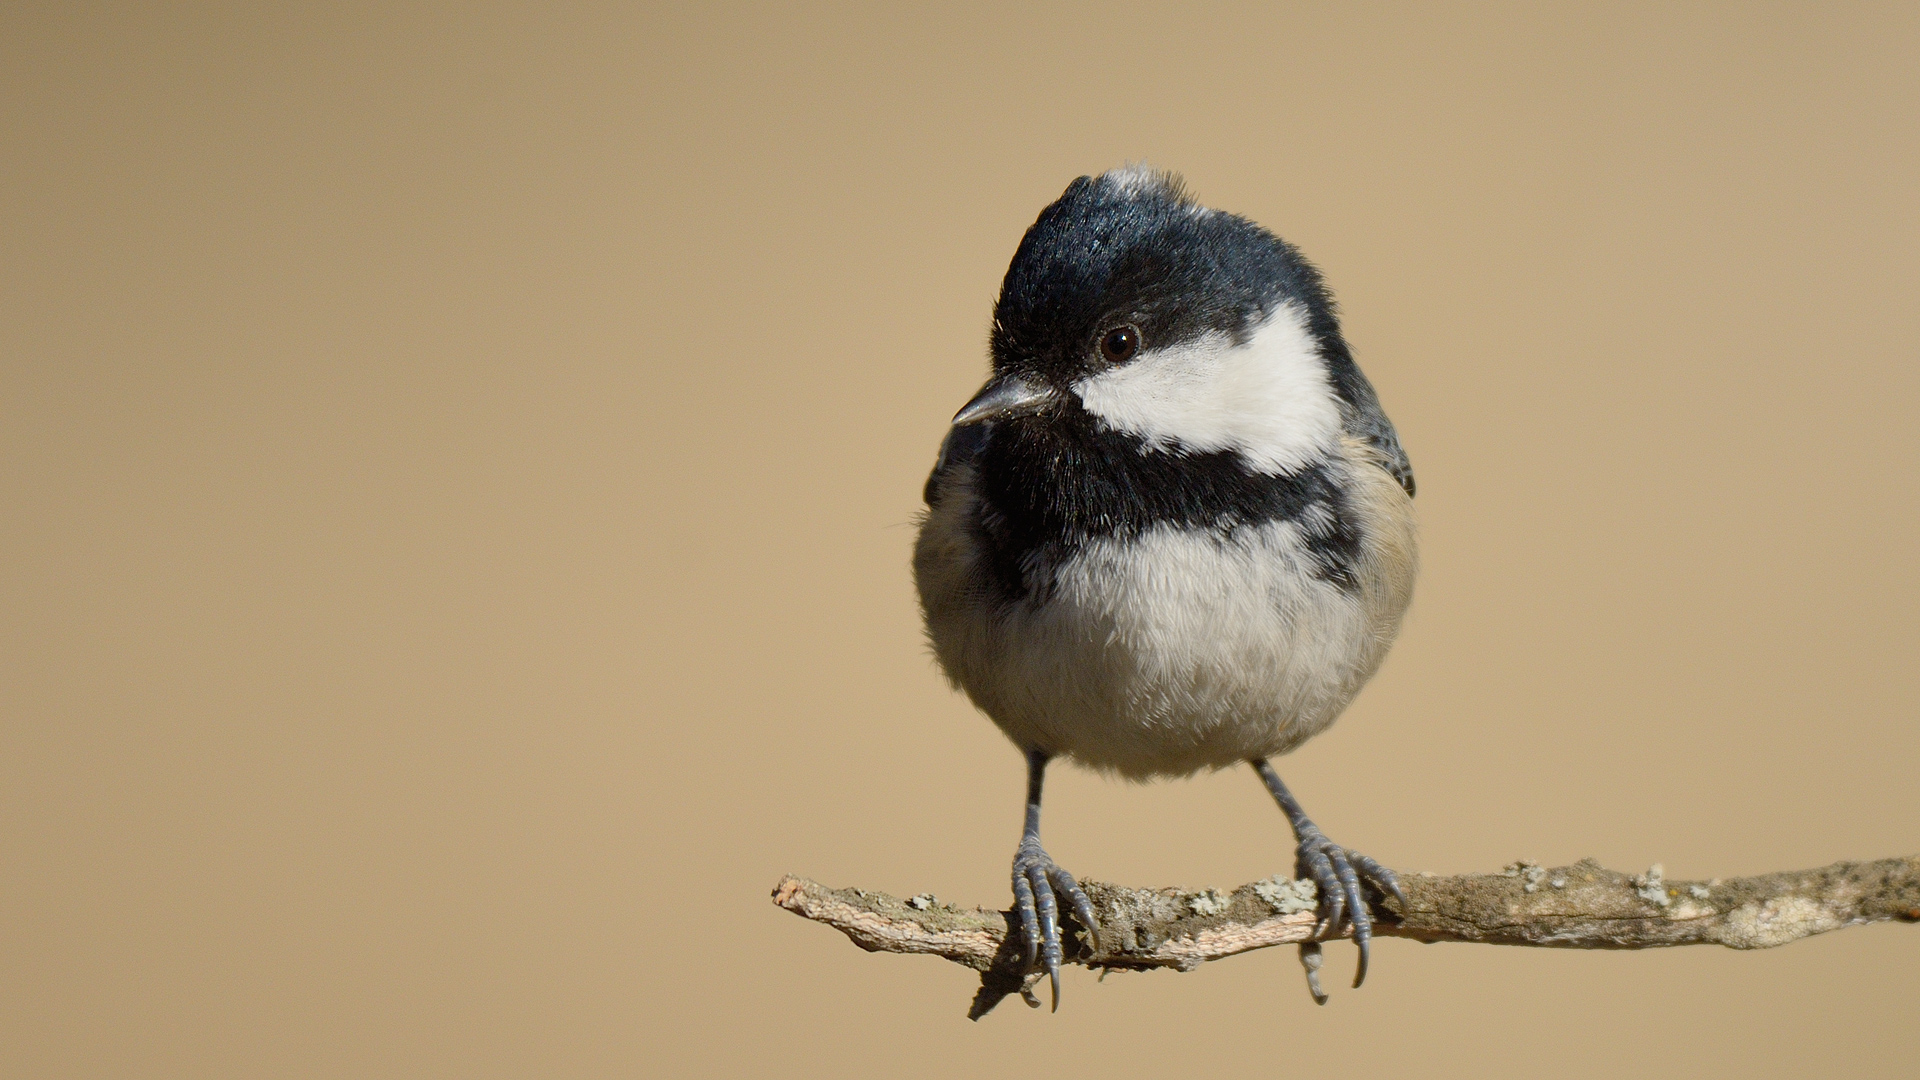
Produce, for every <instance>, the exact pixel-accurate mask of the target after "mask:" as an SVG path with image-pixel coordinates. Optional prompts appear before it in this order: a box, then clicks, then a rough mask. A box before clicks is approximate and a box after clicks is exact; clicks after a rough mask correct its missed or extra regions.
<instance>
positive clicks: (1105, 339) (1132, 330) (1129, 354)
mask: <svg viewBox="0 0 1920 1080" xmlns="http://www.w3.org/2000/svg"><path fill="white" fill-rule="evenodd" d="M1139 351H1140V328H1139V327H1137V326H1116V327H1114V328H1113V329H1111V330H1109V331H1107V332H1106V333H1104V334H1101V335H1100V355H1101V356H1103V357H1105V358H1106V360H1107V363H1109V364H1124V363H1126V362H1127V361H1129V360H1131V359H1133V354H1134V353H1137V352H1139Z"/></svg>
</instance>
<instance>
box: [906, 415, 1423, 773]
mask: <svg viewBox="0 0 1920 1080" xmlns="http://www.w3.org/2000/svg"><path fill="white" fill-rule="evenodd" d="M1337 454H1338V458H1337V460H1336V461H1334V462H1332V465H1333V466H1334V467H1335V468H1336V469H1337V470H1338V471H1339V473H1340V476H1341V479H1342V480H1343V481H1344V483H1343V484H1342V485H1341V486H1342V488H1343V490H1345V492H1346V493H1347V500H1346V501H1347V506H1346V507H1345V510H1346V512H1347V513H1348V514H1350V515H1351V516H1352V518H1353V524H1354V525H1355V526H1356V527H1357V528H1358V529H1359V531H1360V533H1361V544H1360V550H1359V559H1358V564H1357V566H1356V568H1355V569H1356V575H1355V580H1354V582H1353V584H1352V586H1351V587H1342V586H1341V585H1339V584H1337V583H1335V582H1332V581H1329V580H1327V579H1326V578H1325V577H1324V576H1323V575H1321V574H1318V573H1316V572H1315V565H1314V560H1313V558H1312V555H1311V553H1310V552H1309V550H1308V547H1307V543H1306V537H1305V536H1304V534H1303V532H1302V529H1303V527H1304V526H1303V523H1301V522H1299V521H1285V520H1282V521H1270V522H1265V523H1263V524H1259V525H1252V526H1243V527H1239V528H1234V529H1227V530H1214V529H1206V528H1192V527H1181V526H1173V525H1160V526H1154V527H1152V528H1149V529H1147V530H1145V531H1143V532H1141V533H1138V534H1134V535H1124V536H1111V537H1099V538H1090V539H1087V540H1085V541H1084V542H1082V543H1080V544H1078V545H1075V546H1074V547H1073V548H1072V549H1071V550H1070V551H1069V552H1068V553H1067V554H1065V555H1064V556H1063V557H1061V558H1059V559H1058V561H1056V562H1050V563H1041V562H1038V561H1034V560H1029V562H1028V564H1025V565H1023V566H1022V568H1021V571H1022V573H1023V574H1025V575H1027V576H1028V577H1029V579H1030V580H1031V581H1032V584H1033V585H1034V587H1033V588H1030V589H1028V590H1027V593H1026V595H1025V596H1024V597H1021V598H1015V599H1009V598H1008V597H1007V596H1006V595H1005V593H1004V591H1002V590H998V589H996V588H995V587H994V585H993V581H992V575H991V572H990V570H989V567H988V566H987V558H988V556H987V552H986V550H985V547H984V544H983V540H982V533H981V525H980V510H981V508H980V505H979V498H978V495H977V494H976V492H975V490H974V483H975V476H974V473H973V469H972V466H971V465H962V466H960V467H957V468H953V469H950V470H949V471H948V472H947V473H946V474H944V475H943V476H941V477H939V478H938V479H939V484H940V491H939V493H938V497H937V498H936V499H935V500H933V502H932V505H931V507H930V509H929V511H928V514H927V517H926V520H925V521H924V522H923V524H922V528H921V531H920V538H919V543H918V546H917V547H916V550H915V557H914V569H915V577H916V581H917V583H918V585H919V590H920V598H921V604H922V608H923V611H924V613H925V615H926V623H927V632H928V637H929V639H930V641H931V643H932V645H933V649H934V653H935V655H936V656H937V657H938V658H939V661H940V664H941V666H942V668H943V669H944V670H945V671H946V673H947V676H948V677H949V678H950V679H951V680H952V681H953V682H954V684H955V685H956V686H958V687H960V688H961V689H963V690H965V691H966V693H967V694H968V696H969V697H971V698H972V699H973V701H974V702H975V703H976V704H977V705H978V706H979V707H980V708H981V709H982V710H983V711H984V712H986V713H987V715H988V716H990V717H992V718H993V720H994V722H995V723H996V724H998V725H999V726H1000V727H1001V729H1002V730H1003V731H1005V732H1006V733H1007V735H1008V736H1009V737H1010V738H1012V739H1013V741H1014V742H1015V743H1017V744H1019V745H1020V746H1022V747H1037V748H1039V749H1043V750H1046V751H1049V752H1051V753H1055V754H1065V755H1068V756H1071V757H1073V758H1075V759H1077V760H1079V761H1080V762H1082V763H1084V764H1087V765H1090V766H1093V767H1095V768H1099V769H1105V770H1111V771H1114V772H1117V773H1120V774H1122V775H1126V776H1129V777H1136V778H1145V777H1149V776H1154V775H1185V774H1188V773H1191V772H1194V771H1195V770H1197V769H1201V768H1209V767H1211V768H1219V767H1224V766H1227V765H1232V764H1234V763H1236V762H1239V761H1244V760H1246V759H1247V758H1250V757H1270V756H1274V755H1277V754H1281V753H1285V752H1286V751H1288V750H1291V749H1292V748H1293V747H1295V746H1297V745H1299V744H1300V743H1301V742H1303V741H1305V740H1306V739H1308V738H1310V737H1312V736H1313V735H1315V734H1317V733H1318V732H1320V731H1322V730H1324V729H1325V728H1326V727H1327V725H1329V724H1331V723H1332V722H1333V720H1334V719H1335V718H1336V717H1337V716H1338V715H1339V714H1340V712H1341V710H1342V709H1344V708H1345V707H1346V705H1347V703H1348V702H1349V701H1351V700H1352V698H1353V696H1354V695H1355V694H1356V693H1358V692H1359V689H1360V687H1361V686H1362V685H1363V684H1364V683H1365V682H1366V680H1367V679H1368V678H1369V677H1371V676H1372V674H1373V672H1374V671H1375V669H1377V668H1378V666H1379V664H1380V661H1381V660H1382V659H1383V658H1384V656H1385V653H1386V650H1387V647H1388V645H1389V644H1391V642H1392V639H1393V637H1394V635H1395V633H1397V631H1398V629H1399V625H1400V619H1401V616H1402V614H1403V613H1404V611H1405V610H1406V606H1407V603H1408V600H1409V599H1410V597H1411V592H1412V582H1413V575H1414V570H1415V564H1416V558H1417V556H1416V543H1415V534H1414V528H1413V516H1412V506H1411V499H1410V498H1409V497H1408V496H1407V494H1406V492H1405V491H1404V490H1403V489H1402V488H1401V487H1400V485H1399V483H1398V482H1396V481H1395V480H1394V478H1393V477H1392V476H1391V475H1390V474H1389V473H1388V472H1387V471H1386V468H1385V463H1384V462H1381V461H1379V460H1377V458H1378V452H1377V451H1376V450H1375V449H1374V448H1373V447H1372V446H1371V445H1370V444H1368V443H1366V442H1363V441H1361V440H1358V439H1354V438H1344V439H1341V440H1340V442H1339V444H1338V451H1337Z"/></svg>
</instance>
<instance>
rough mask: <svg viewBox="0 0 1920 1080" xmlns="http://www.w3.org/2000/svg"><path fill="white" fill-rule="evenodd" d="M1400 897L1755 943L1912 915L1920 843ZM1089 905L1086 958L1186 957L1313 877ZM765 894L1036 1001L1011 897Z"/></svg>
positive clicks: (1145, 892)
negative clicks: (1696, 873)
mask: <svg viewBox="0 0 1920 1080" xmlns="http://www.w3.org/2000/svg"><path fill="white" fill-rule="evenodd" d="M1400 881H1401V884H1402V886H1403V887H1404V888H1405V890H1406V894H1407V906H1406V910H1404V911H1402V910H1400V909H1399V905H1398V903H1397V902H1395V901H1392V900H1390V899H1388V898H1384V897H1378V896H1376V897H1374V898H1373V899H1374V901H1375V903H1374V909H1375V923H1374V930H1373V932H1374V935H1375V936H1376V937H1403V938H1413V939H1415V940H1417V941H1429V942H1431V941H1462V942H1480V943H1483V944H1489V945H1535V946H1545V947H1552V948H1566V949H1650V948H1659V947H1663V946H1669V945H1709V944H1711V945H1725V946H1727V947H1729V948H1734V949H1765V948H1771V947H1773V946H1776V945H1784V944H1786V943H1787V942H1789V941H1796V940H1798V939H1800V938H1803V937H1808V936H1811V935H1813V934H1821V933H1825V932H1827V931H1829V930H1838V929H1840V928H1841V927H1845V926H1858V925H1860V924H1863V923H1869V922H1879V921H1882V920H1886V919H1899V920H1903V921H1906V922H1920V856H1909V857H1907V858H1898V859H1881V860H1878V861H1875V862H1843V863H1835V864H1833V865H1832V866H1827V867H1822V868H1820V869H1817V870H1793V871H1783V872H1780V873H1774V874H1762V875H1759V876H1757V877H1744V878H1714V879H1712V880H1710V881H1679V880H1668V879H1667V878H1666V876H1665V874H1664V873H1663V871H1662V869H1661V867H1660V866H1658V865H1657V864H1656V865H1655V866H1653V867H1651V868H1649V869H1648V870H1647V871H1646V872H1645V873H1643V874H1638V875H1632V876H1629V875H1626V874H1621V873H1617V872H1615V871H1612V870H1608V869H1605V868H1603V867H1601V866H1600V865H1599V864H1598V863H1595V862H1594V861H1592V860H1591V859H1587V860H1583V861H1581V862H1578V863H1575V864H1573V865H1572V866H1560V867H1543V866H1539V865H1536V864H1534V863H1528V862H1517V863H1513V864H1511V865H1509V866H1508V867H1507V868H1506V869H1505V870H1503V871H1501V872H1500V873H1497V874H1459V875H1455V876H1451V877H1443V876H1438V875H1433V874H1404V875H1401V878H1400ZM1082 884H1083V885H1084V887H1085V888H1086V891H1087V895H1088V897H1090V898H1091V899H1092V901H1093V908H1094V914H1095V916H1096V917H1097V918H1098V919H1099V921H1100V931H1099V934H1098V940H1097V941H1093V940H1090V939H1089V935H1088V933H1087V931H1086V928H1084V927H1081V926H1079V925H1078V924H1076V923H1074V922H1072V920H1071V916H1068V915H1065V914H1064V913H1063V915H1062V919H1063V926H1062V931H1063V933H1062V937H1063V939H1065V941H1066V943H1067V947H1068V956H1067V959H1068V960H1069V961H1071V962H1073V963H1077V964H1083V965H1085V966H1087V967H1089V968H1094V969H1098V970H1107V969H1115V968H1118V969H1126V970H1146V969H1149V968H1173V969H1175V970H1178V971H1191V970H1193V969H1194V968H1197V967H1199V966H1200V965H1201V964H1203V963H1205V962H1207V961H1209V960H1220V959H1224V958H1225V957H1228V956H1233V955H1235V954H1237V953H1243V952H1248V951H1250V950H1253V949H1264V948H1267V947H1269V946H1272V945H1286V944H1297V943H1300V942H1305V941H1311V940H1315V934H1314V907H1315V900H1316V896H1315V892H1314V886H1313V883H1312V882H1310V881H1289V880H1287V879H1286V878H1270V879H1267V880H1265V881H1256V882H1252V883H1249V884H1246V885H1242V886H1240V887H1239V888H1237V889H1234V890H1232V891H1231V892H1227V893H1222V892H1220V891H1217V890H1214V889H1205V890H1200V891H1192V890H1186V889H1129V888H1125V887H1122V886H1119V885H1109V884H1106V883H1104V882H1097V881H1088V882H1083V883H1082ZM773 902H774V903H775V904H777V905H778V906H780V907H782V908H785V909H786V910H788V911H791V912H793V913H795V914H797V915H802V916H805V917H806V918H809V919H812V920H814V921H816V922H822V923H826V924H827V925H829V926H832V927H833V928H835V929H837V930H839V931H840V932H841V933H844V934H846V935H847V937H849V938H851V939H852V940H853V943H854V944H856V945H858V946H860V947H861V948H863V949H866V950H868V951H869V952H895V953H923V954H926V955H930V956H940V957H944V958H946V959H948V960H951V961H953V962H954V963H957V964H962V965H965V966H966V967H970V968H972V969H974V970H975V971H978V972H980V977H981V985H980V992H979V994H978V995H977V996H976V997H975V998H974V1003H973V1008H972V1010H971V1011H970V1013H969V1015H970V1016H972V1017H974V1018H976V1019H977V1018H979V1017H980V1016H983V1015H985V1014H986V1012H987V1011H988V1010H989V1009H992V1008H993V1007H994V1006H995V1005H997V1004H998V1003H999V1002H1000V1000H1001V999H1002V998H1005V997H1006V996H1008V995H1009V994H1020V995H1021V996H1022V997H1024V998H1026V999H1027V1000H1028V1001H1029V1003H1037V999H1035V998H1034V997H1033V996H1032V994H1031V991H1030V990H1029V987H1030V986H1031V985H1032V979H1033V977H1034V973H1031V972H1028V971H1026V970H1024V967H1025V965H1024V963H1023V957H1022V956H1021V954H1020V950H1019V948H1018V945H1019V939H1018V936H1017V935H1014V934H1010V933H1009V928H1010V927H1011V926H1012V925H1013V922H1012V918H1013V916H1012V913H1011V912H1008V911H994V910H991V909H987V908H963V907H955V906H953V905H950V904H944V903H941V902H939V901H938V900H936V899H934V898H933V897H931V896H929V895H927V894H922V895H920V896H915V897H912V898H910V899H907V900H900V899H896V898H895V897H892V896H889V895H887V894H885V893H880V892H873V891H871V890H867V889H830V888H827V887H826V886H824V885H821V884H819V883H817V882H814V881H809V880H807V879H806V878H800V877H793V876H788V877H785V878H783V879H781V881H780V883H779V884H778V885H777V886H775V888H774V892H773Z"/></svg>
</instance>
